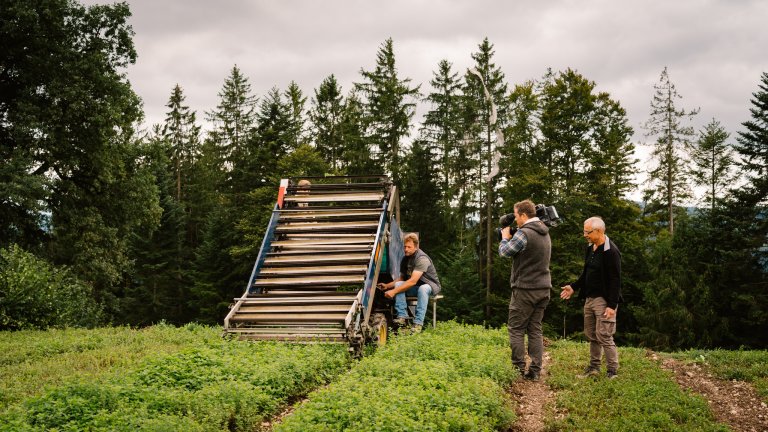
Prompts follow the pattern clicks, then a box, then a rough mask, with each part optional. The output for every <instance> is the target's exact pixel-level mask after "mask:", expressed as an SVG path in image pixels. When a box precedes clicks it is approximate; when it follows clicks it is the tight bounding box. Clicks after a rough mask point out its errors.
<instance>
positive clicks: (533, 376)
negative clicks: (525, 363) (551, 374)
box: [523, 370, 539, 382]
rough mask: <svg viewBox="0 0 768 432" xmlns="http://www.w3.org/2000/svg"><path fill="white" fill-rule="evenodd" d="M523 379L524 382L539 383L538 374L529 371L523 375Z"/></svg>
mask: <svg viewBox="0 0 768 432" xmlns="http://www.w3.org/2000/svg"><path fill="white" fill-rule="evenodd" d="M523 379H524V380H526V381H533V382H537V381H539V373H538V372H534V371H530V370H529V371H528V372H526V373H525V375H523Z"/></svg>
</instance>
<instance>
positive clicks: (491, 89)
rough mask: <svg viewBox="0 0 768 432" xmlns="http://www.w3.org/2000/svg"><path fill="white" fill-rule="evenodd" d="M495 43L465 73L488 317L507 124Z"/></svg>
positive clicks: (485, 43) (480, 50)
mask: <svg viewBox="0 0 768 432" xmlns="http://www.w3.org/2000/svg"><path fill="white" fill-rule="evenodd" d="M494 53H495V52H494V50H493V45H492V44H491V43H490V42H489V41H488V38H485V39H483V42H482V43H481V44H480V45H479V46H478V52H476V53H473V54H472V58H473V59H474V60H475V66H474V67H473V68H472V69H470V70H469V71H467V73H466V75H465V78H464V79H465V86H464V95H465V99H464V102H465V104H466V105H465V111H464V112H465V116H466V117H465V121H466V122H467V124H468V125H472V126H471V127H470V128H468V136H469V137H471V138H470V139H471V140H472V141H473V142H475V143H477V147H476V149H477V150H478V151H477V156H476V157H477V159H476V160H477V171H476V178H475V179H473V180H474V181H473V183H471V184H474V185H475V186H476V189H475V190H476V198H477V208H478V211H479V214H480V224H479V225H478V228H479V229H480V232H479V233H478V234H479V237H480V243H479V245H478V246H479V250H478V255H479V256H480V260H479V262H478V264H479V268H478V270H479V271H480V272H481V273H482V274H483V279H484V281H485V285H486V303H487V304H486V318H487V319H490V316H491V311H490V302H491V296H492V292H493V283H492V280H491V279H492V276H491V274H492V267H493V250H492V249H493V248H492V245H491V243H492V242H493V237H492V229H493V228H492V225H495V221H493V220H492V219H494V218H493V217H492V215H493V214H494V209H495V207H496V193H495V187H496V184H497V181H498V180H497V179H495V178H491V177H490V173H491V171H492V170H493V169H494V167H493V160H494V157H495V155H496V153H497V151H498V150H499V149H498V148H497V147H498V146H497V144H496V142H497V140H498V132H499V131H500V130H502V129H503V128H504V122H505V119H506V117H507V113H508V107H507V101H508V99H507V97H506V96H507V84H506V83H505V82H504V73H503V72H502V71H501V69H500V68H498V67H497V66H496V65H495V64H494V63H493V55H494Z"/></svg>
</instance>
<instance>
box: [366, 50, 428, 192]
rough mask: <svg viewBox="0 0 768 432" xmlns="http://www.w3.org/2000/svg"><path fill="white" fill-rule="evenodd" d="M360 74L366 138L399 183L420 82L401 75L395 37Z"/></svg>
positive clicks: (382, 163) (377, 157)
mask: <svg viewBox="0 0 768 432" xmlns="http://www.w3.org/2000/svg"><path fill="white" fill-rule="evenodd" d="M360 74H361V75H362V77H363V82H360V83H355V89H356V90H357V91H358V92H359V93H360V94H361V95H362V96H363V98H364V99H363V101H362V102H363V106H364V113H365V117H364V121H365V126H366V138H367V139H368V142H369V143H370V144H372V145H374V146H375V147H376V148H377V149H378V154H377V155H376V157H375V159H376V161H377V163H379V164H380V165H381V166H383V167H384V169H385V171H386V172H387V173H390V174H391V175H392V179H393V181H394V182H395V184H398V183H399V181H400V177H401V170H402V167H401V163H402V161H401V159H402V153H403V150H402V144H403V143H402V141H403V139H405V138H406V137H407V136H408V135H409V133H410V128H411V119H412V118H413V115H414V113H415V111H416V98H418V96H419V86H416V87H411V86H410V82H411V79H410V78H404V79H400V77H399V75H398V71H397V67H396V65H395V51H394V44H393V42H392V39H391V38H389V39H387V40H386V41H384V43H383V44H382V45H381V47H380V48H379V51H378V53H377V54H376V67H375V68H374V69H373V70H372V71H366V70H364V69H361V70H360Z"/></svg>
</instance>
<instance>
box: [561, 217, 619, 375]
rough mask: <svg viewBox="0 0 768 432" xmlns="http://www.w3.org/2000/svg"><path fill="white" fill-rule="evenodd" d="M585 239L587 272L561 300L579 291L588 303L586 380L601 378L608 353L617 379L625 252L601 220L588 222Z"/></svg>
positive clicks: (565, 290) (565, 289)
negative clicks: (616, 339)
mask: <svg viewBox="0 0 768 432" xmlns="http://www.w3.org/2000/svg"><path fill="white" fill-rule="evenodd" d="M584 238H585V239H586V240H587V242H588V243H589V244H588V245H587V248H586V250H585V254H584V269H583V270H582V272H581V276H579V279H578V280H577V281H576V282H574V283H572V284H570V285H566V286H564V287H563V289H562V291H561V292H560V298H562V299H564V300H568V299H569V298H571V296H572V295H573V293H574V290H579V298H580V299H585V303H584V334H585V335H586V336H587V339H588V340H589V365H588V366H587V368H586V369H585V370H584V373H583V374H582V375H579V376H580V377H582V378H585V377H593V376H598V375H600V363H601V357H602V354H603V353H605V363H606V367H607V373H606V376H607V377H608V378H609V379H612V378H616V377H617V376H618V372H619V353H618V351H617V350H616V343H614V341H613V335H614V334H615V333H616V311H617V309H618V307H619V303H620V302H621V301H622V298H621V252H619V248H618V247H617V246H616V244H615V243H614V242H613V241H611V239H609V238H608V236H607V235H605V222H603V220H602V219H601V218H599V217H596V216H595V217H591V218H589V219H587V220H585V221H584Z"/></svg>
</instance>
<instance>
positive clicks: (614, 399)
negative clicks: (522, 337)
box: [548, 341, 729, 432]
mask: <svg viewBox="0 0 768 432" xmlns="http://www.w3.org/2000/svg"><path fill="white" fill-rule="evenodd" d="M549 350H550V352H551V354H552V360H553V361H552V366H551V368H550V378H549V381H548V383H549V384H550V386H552V387H553V388H554V389H555V390H556V391H557V393H558V394H557V401H556V404H557V411H559V412H564V413H565V414H566V415H565V416H564V417H562V418H556V417H554V416H553V417H552V418H550V419H548V428H549V430H579V431H606V432H608V431H610V432H617V431H660V432H661V431H665V432H667V431H669V432H672V431H680V432H687V431H727V430H729V429H728V428H727V427H726V426H724V425H721V424H718V423H717V422H716V421H715V420H714V418H713V416H712V414H711V412H710V411H709V408H708V406H707V403H706V401H705V400H704V399H703V398H702V397H700V396H695V395H691V394H689V393H687V392H685V391H683V390H681V389H680V388H679V387H678V385H677V384H676V383H675V382H674V381H673V379H672V376H671V374H670V373H669V372H666V371H664V370H661V369H660V368H659V367H658V366H657V365H656V364H655V363H654V362H653V361H651V360H650V359H647V358H646V357H645V351H644V350H642V349H636V348H620V349H619V358H620V362H621V369H620V371H619V377H618V378H617V379H613V380H607V379H605V377H604V376H601V377H599V378H595V379H592V378H587V379H579V378H576V375H577V374H579V373H581V372H582V371H583V369H584V367H585V365H586V364H587V363H588V359H589V346H588V345H587V344H584V343H575V342H568V341H559V342H556V343H555V344H554V346H551V347H550V348H549Z"/></svg>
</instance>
